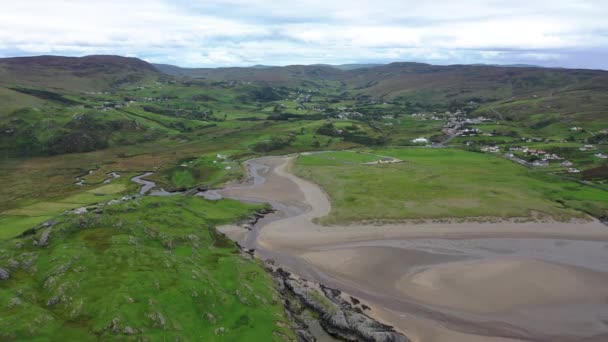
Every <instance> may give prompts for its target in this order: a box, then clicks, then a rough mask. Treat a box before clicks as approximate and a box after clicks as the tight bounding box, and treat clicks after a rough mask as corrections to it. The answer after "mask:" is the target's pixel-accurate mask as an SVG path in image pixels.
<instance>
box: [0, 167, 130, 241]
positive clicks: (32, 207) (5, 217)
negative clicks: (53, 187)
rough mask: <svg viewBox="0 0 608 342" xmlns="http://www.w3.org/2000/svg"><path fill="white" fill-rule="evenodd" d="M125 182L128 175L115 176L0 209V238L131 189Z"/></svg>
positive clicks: (10, 236)
mask: <svg viewBox="0 0 608 342" xmlns="http://www.w3.org/2000/svg"><path fill="white" fill-rule="evenodd" d="M128 182H129V180H128V178H119V179H117V180H114V182H112V183H110V184H104V185H101V186H96V187H94V188H92V189H89V190H84V191H82V192H79V193H76V194H73V195H68V196H66V197H57V198H55V199H53V200H46V201H37V202H36V201H33V202H31V203H27V204H24V205H21V206H20V207H18V208H13V209H9V210H5V211H3V212H1V213H0V223H1V224H0V227H1V229H0V240H2V239H8V238H12V237H15V236H17V235H19V234H21V233H22V232H24V231H26V230H28V229H30V228H32V227H34V226H36V225H38V224H40V223H43V222H45V221H47V220H49V219H51V218H52V217H54V216H57V215H59V214H61V213H62V212H64V211H66V210H70V209H74V208H77V207H82V206H87V205H91V204H95V203H99V202H103V201H109V200H111V199H113V198H116V197H120V195H121V194H124V193H126V192H128V191H130V190H132V189H133V187H134V185H132V184H131V183H128Z"/></svg>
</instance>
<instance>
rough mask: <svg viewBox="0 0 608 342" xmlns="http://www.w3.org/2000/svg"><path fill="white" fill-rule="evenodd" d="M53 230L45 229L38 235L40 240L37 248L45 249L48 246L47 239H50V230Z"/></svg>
mask: <svg viewBox="0 0 608 342" xmlns="http://www.w3.org/2000/svg"><path fill="white" fill-rule="evenodd" d="M52 229H53V228H52V227H50V228H47V229H45V230H44V231H43V232H42V234H40V239H39V240H38V246H39V247H46V245H48V244H49V239H50V238H51V230H52Z"/></svg>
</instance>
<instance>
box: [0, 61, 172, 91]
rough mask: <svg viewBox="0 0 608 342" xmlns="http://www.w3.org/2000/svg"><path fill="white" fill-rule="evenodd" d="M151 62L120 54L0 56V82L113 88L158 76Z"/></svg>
mask: <svg viewBox="0 0 608 342" xmlns="http://www.w3.org/2000/svg"><path fill="white" fill-rule="evenodd" d="M160 75H161V74H160V73H159V72H158V70H157V69H156V68H154V67H153V66H152V65H151V64H149V63H147V62H145V61H142V60H140V59H137V58H129V57H120V56H103V55H98V56H85V57H61V56H36V57H15V58H0V84H3V85H7V84H20V85H25V86H32V87H42V88H51V89H56V90H65V91H74V92H83V91H104V90H111V89H114V88H117V87H121V86H124V85H129V84H135V83H139V82H143V81H149V80H153V79H157V78H158V77H159V76H160Z"/></svg>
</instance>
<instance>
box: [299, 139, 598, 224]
mask: <svg viewBox="0 0 608 342" xmlns="http://www.w3.org/2000/svg"><path fill="white" fill-rule="evenodd" d="M339 153H340V154H343V153H345V152H339ZM374 153H377V154H378V155H385V156H391V157H395V158H398V159H401V160H403V161H404V162H403V163H397V164H381V165H362V164H353V163H351V162H349V161H347V160H339V159H338V158H334V157H333V155H334V154H336V153H335V152H328V153H322V154H315V155H308V156H301V157H299V158H298V160H297V163H296V167H295V171H296V172H297V174H298V175H300V176H302V177H304V178H308V179H310V180H312V181H314V182H315V183H317V184H319V185H320V186H321V187H323V188H324V189H325V190H326V191H327V192H328V193H329V195H330V197H331V201H332V212H331V213H330V214H329V216H327V217H325V218H323V219H322V220H321V221H322V223H325V224H335V223H342V222H356V221H362V220H375V219H392V220H399V219H419V218H452V217H455V218H466V217H501V218H509V217H523V216H528V215H529V214H530V211H531V210H533V211H539V212H543V213H546V214H548V215H551V216H553V217H555V218H558V219H567V218H570V217H576V216H581V215H582V213H581V211H584V212H586V213H589V214H592V215H595V216H601V215H605V214H606V213H607V212H608V205H607V203H608V192H606V191H602V190H599V189H594V188H591V187H588V186H585V185H581V184H578V183H576V182H571V181H566V180H561V179H560V178H557V177H555V176H551V175H548V174H546V173H543V172H540V171H535V170H530V169H527V168H525V167H522V166H520V165H518V164H515V163H512V162H510V161H508V160H505V159H502V158H499V157H496V156H491V155H487V154H480V153H472V152H465V151H460V150H449V149H416V148H406V149H382V150H376V151H374ZM340 154H338V156H339V155H340Z"/></svg>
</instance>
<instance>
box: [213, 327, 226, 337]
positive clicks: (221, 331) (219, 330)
mask: <svg viewBox="0 0 608 342" xmlns="http://www.w3.org/2000/svg"><path fill="white" fill-rule="evenodd" d="M225 333H226V328H224V327H219V328H217V329H215V334H216V335H224V334H225Z"/></svg>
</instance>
